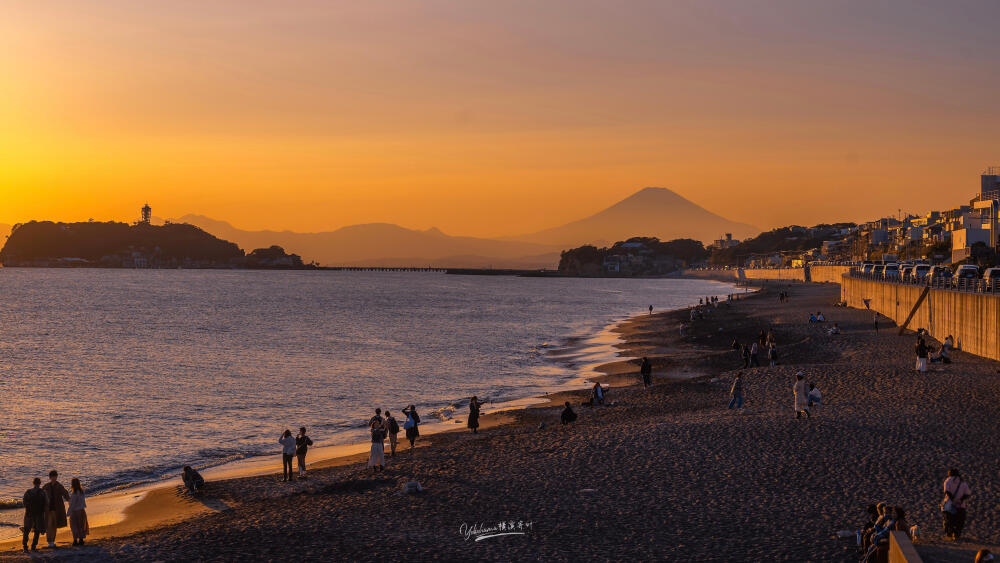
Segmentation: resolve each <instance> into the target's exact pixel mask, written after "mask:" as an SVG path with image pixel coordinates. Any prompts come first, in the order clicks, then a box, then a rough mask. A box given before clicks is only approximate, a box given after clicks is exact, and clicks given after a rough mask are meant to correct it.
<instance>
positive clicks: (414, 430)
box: [403, 405, 420, 453]
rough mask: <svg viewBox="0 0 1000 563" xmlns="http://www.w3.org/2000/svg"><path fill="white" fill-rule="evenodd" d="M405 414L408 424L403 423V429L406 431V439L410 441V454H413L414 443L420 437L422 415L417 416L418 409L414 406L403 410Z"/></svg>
mask: <svg viewBox="0 0 1000 563" xmlns="http://www.w3.org/2000/svg"><path fill="white" fill-rule="evenodd" d="M403 414H405V415H406V418H407V420H406V422H404V423H403V428H405V429H406V439H407V440H409V441H410V453H413V443H414V442H416V441H417V438H418V437H419V436H420V429H419V426H420V415H419V414H417V407H415V406H413V405H410V406H408V407H406V408H405V409H403Z"/></svg>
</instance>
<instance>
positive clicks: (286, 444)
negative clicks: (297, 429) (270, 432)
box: [278, 429, 295, 483]
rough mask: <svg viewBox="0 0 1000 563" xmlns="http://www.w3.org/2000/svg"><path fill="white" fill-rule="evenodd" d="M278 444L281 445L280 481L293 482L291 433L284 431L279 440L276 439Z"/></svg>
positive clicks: (292, 437)
mask: <svg viewBox="0 0 1000 563" xmlns="http://www.w3.org/2000/svg"><path fill="white" fill-rule="evenodd" d="M278 443H279V444H281V475H282V477H281V481H282V482H283V483H284V482H288V481H294V480H295V473H294V472H293V469H292V460H293V459H295V436H292V431H291V430H287V429H286V430H285V432H284V433H283V434H282V435H281V438H278Z"/></svg>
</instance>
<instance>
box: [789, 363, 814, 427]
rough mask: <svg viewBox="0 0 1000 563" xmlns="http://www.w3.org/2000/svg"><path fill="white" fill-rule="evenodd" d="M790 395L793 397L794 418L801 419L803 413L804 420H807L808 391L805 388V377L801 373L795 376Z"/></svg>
mask: <svg viewBox="0 0 1000 563" xmlns="http://www.w3.org/2000/svg"><path fill="white" fill-rule="evenodd" d="M792 394H793V395H794V396H795V418H802V413H803V412H805V413H806V418H809V416H810V415H809V391H808V389H807V387H806V379H805V375H804V374H803V373H802V372H801V371H800V372H799V373H796V374H795V385H794V386H793V387H792Z"/></svg>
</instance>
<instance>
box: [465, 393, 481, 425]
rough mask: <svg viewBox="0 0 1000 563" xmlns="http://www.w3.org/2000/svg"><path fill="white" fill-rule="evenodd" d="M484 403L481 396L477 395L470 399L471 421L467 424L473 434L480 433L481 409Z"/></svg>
mask: <svg viewBox="0 0 1000 563" xmlns="http://www.w3.org/2000/svg"><path fill="white" fill-rule="evenodd" d="M482 406H483V404H482V403H480V402H479V397H476V396H475V395H473V396H472V398H471V399H469V422H468V424H467V426H468V427H469V428H471V429H472V433H473V434H479V409H480V407H482Z"/></svg>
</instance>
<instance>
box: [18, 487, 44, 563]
mask: <svg viewBox="0 0 1000 563" xmlns="http://www.w3.org/2000/svg"><path fill="white" fill-rule="evenodd" d="M34 484H35V486H34V487H33V488H31V489H28V490H27V491H26V492H25V493H24V535H23V537H22V538H23V539H22V540H21V546H22V547H24V550H25V551H28V534H29V533H31V532H35V537H34V539H33V540H32V541H31V551H37V550H38V536H40V535H41V534H42V532H43V531H44V530H45V513H46V511H47V509H48V498H47V497H46V496H45V491H43V490H42V480H41V479H39V478H38V477H35V481H34Z"/></svg>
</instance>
